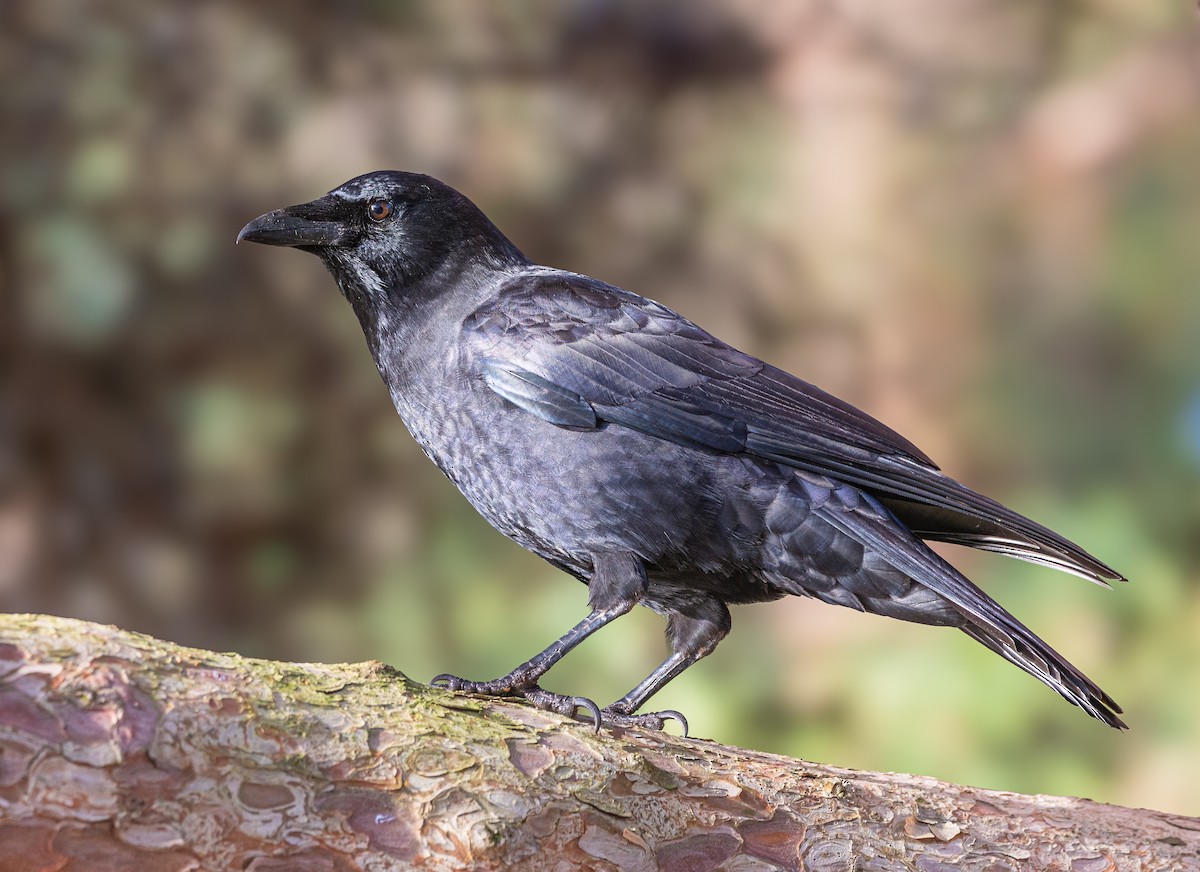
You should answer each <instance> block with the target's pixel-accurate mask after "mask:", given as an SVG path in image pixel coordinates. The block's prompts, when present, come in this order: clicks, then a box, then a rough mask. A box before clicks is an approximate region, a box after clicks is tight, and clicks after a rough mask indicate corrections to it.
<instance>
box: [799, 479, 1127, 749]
mask: <svg viewBox="0 0 1200 872" xmlns="http://www.w3.org/2000/svg"><path fill="white" fill-rule="evenodd" d="M866 502H867V504H868V505H870V504H874V505H875V506H876V507H877V511H878V514H875V513H874V512H868V511H863V510H862V508H860V509H859V510H853V511H848V510H847V508H846V507H845V506H837V505H836V504H835V503H834V501H832V500H831V501H830V502H829V503H827V504H826V505H823V506H821V507H819V508H818V509H817V513H818V514H820V515H821V516H822V517H824V518H825V519H826V520H827V521H828V522H829V523H830V524H832V525H833V526H834V527H836V528H837V529H839V530H841V531H842V532H844V533H846V534H848V535H850V536H852V537H853V538H855V539H857V540H858V541H859V542H861V543H862V544H863V545H865V546H866V547H867V548H868V549H870V550H872V551H875V552H876V553H877V554H878V555H880V556H881V557H882V558H883V559H884V560H885V561H886V562H887V563H889V564H890V565H892V566H893V567H895V568H896V569H898V570H899V571H901V572H902V573H904V574H905V575H907V576H908V577H909V578H911V579H913V580H915V581H917V582H919V583H920V584H921V585H923V586H924V587H926V588H928V589H929V590H930V591H932V592H933V593H935V594H937V595H939V596H940V597H942V598H944V600H945V601H946V602H948V603H949V604H950V605H951V606H952V607H953V608H954V610H956V611H957V612H958V613H959V615H960V616H961V622H960V623H958V626H959V629H961V630H962V631H963V632H964V633H966V634H967V635H968V636H970V637H971V638H973V639H975V640H977V641H979V642H981V643H982V644H983V645H985V646H987V647H988V648H990V649H991V650H992V651H995V652H996V653H997V654H999V655H1000V656H1001V657H1003V658H1004V659H1005V660H1008V661H1009V662H1010V663H1013V664H1015V665H1016V666H1019V667H1020V668H1021V669H1023V670H1025V671H1026V672H1028V673H1029V674H1030V675H1032V676H1033V677H1034V678H1037V679H1038V680H1039V681H1041V682H1043V683H1044V684H1046V685H1047V686H1048V687H1050V688H1051V689H1053V690H1054V691H1055V692H1057V693H1058V694H1059V695H1060V696H1062V697H1063V698H1064V699H1066V700H1067V701H1068V702H1070V703H1071V704H1073V705H1077V706H1079V707H1080V708H1082V709H1083V710H1084V711H1085V712H1087V713H1088V714H1089V715H1091V716H1092V717H1094V718H1096V719H1097V720H1099V721H1101V722H1103V723H1105V724H1108V725H1109V726H1110V727H1115V728H1116V729H1126V725H1125V723H1124V722H1123V721H1122V720H1121V719H1120V718H1119V717H1118V714H1120V712H1121V707H1120V706H1119V705H1117V703H1116V701H1115V700H1113V698H1112V697H1111V696H1109V695H1108V694H1107V693H1105V692H1104V691H1103V690H1101V689H1100V687H1099V686H1098V685H1096V683H1095V682H1093V681H1092V680H1091V679H1090V678H1088V677H1087V676H1086V675H1084V674H1083V673H1082V672H1080V671H1079V670H1078V669H1076V668H1075V667H1074V666H1072V665H1071V664H1070V663H1069V662H1067V660H1066V659H1065V658H1064V657H1063V656H1062V655H1061V654H1059V653H1058V652H1057V651H1055V650H1054V649H1053V648H1051V647H1050V646H1049V645H1047V644H1046V643H1045V642H1043V641H1042V640H1041V639H1040V638H1038V637H1037V635H1035V634H1034V633H1033V631H1032V630H1030V629H1029V628H1028V627H1026V626H1025V625H1023V624H1022V623H1021V622H1020V621H1018V620H1017V619H1016V618H1015V617H1013V616H1012V615H1011V614H1009V613H1008V612H1007V611H1005V609H1004V608H1003V606H1001V605H1000V604H999V603H998V602H996V601H995V600H994V599H992V598H991V597H990V596H988V595H987V594H986V593H984V592H983V591H982V590H981V589H980V588H978V587H976V586H975V585H974V584H972V583H971V582H970V581H969V580H968V579H967V578H966V577H965V576H964V575H963V574H962V573H960V572H959V571H958V570H957V569H955V568H954V567H953V566H951V565H950V564H949V563H947V562H946V561H945V560H943V559H942V558H941V557H940V556H939V555H938V554H937V553H935V552H934V551H933V550H931V549H930V548H929V546H927V545H925V544H924V543H923V542H922V541H921V540H920V539H918V538H917V536H916V535H914V533H913V532H911V531H910V530H908V529H907V528H906V527H904V526H901V525H900V524H898V523H896V520H895V518H894V517H893V516H892V514H891V512H889V511H888V509H887V508H884V506H882V505H880V503H879V502H876V500H875V499H874V498H872V497H866ZM863 508H865V507H863ZM1027 559H1028V558H1027ZM1045 562H1049V561H1045ZM1052 565H1053V564H1052ZM1060 568H1061V567H1060ZM873 610H878V611H880V612H881V613H884V614H886V613H887V612H886V610H885V609H884V608H880V607H879V606H877V607H876V609H873Z"/></svg>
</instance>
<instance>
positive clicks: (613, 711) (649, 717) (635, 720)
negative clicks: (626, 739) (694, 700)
mask: <svg viewBox="0 0 1200 872" xmlns="http://www.w3.org/2000/svg"><path fill="white" fill-rule="evenodd" d="M600 717H601V719H602V720H603V721H604V723H605V724H608V725H609V726H614V727H634V728H636V729H640V730H662V729H663V727H665V726H666V724H667V721H675V722H676V723H678V724H679V726H680V727H682V728H683V735H684V736H685V737H686V736H687V734H688V722H687V718H685V717H684V716H683V714H682V713H681V712H677V711H675V710H674V709H665V710H663V711H661V712H645V713H643V714H640V715H636V714H632V713H630V712H627V711H625V710H624V709H622V708H619V707H617V706H615V705H610V706H607V707H606V708H604V709H602V710H601V712H600Z"/></svg>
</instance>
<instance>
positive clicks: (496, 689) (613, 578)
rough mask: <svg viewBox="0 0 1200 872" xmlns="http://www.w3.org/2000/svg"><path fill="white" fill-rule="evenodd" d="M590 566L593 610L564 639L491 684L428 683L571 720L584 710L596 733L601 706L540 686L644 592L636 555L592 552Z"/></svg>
mask: <svg viewBox="0 0 1200 872" xmlns="http://www.w3.org/2000/svg"><path fill="white" fill-rule="evenodd" d="M592 566H593V571H592V577H591V579H590V580H589V581H588V603H589V604H590V605H591V607H592V611H591V613H590V614H589V615H588V616H587V617H586V618H584V619H583V620H582V621H580V622H579V623H578V624H576V625H575V626H574V627H572V628H571V629H570V630H568V631H567V632H566V633H565V634H564V635H563V636H562V638H560V639H558V640H556V641H555V642H553V643H551V644H550V645H549V646H547V647H546V649H545V650H544V651H542V652H541V653H539V654H536V655H534V656H533V657H531V658H530V659H529V660H526V661H525V662H524V663H522V664H521V665H520V666H518V667H517V668H516V669H514V670H513V671H512V672H510V673H508V674H507V675H504V676H501V677H500V678H495V679H493V680H491V681H468V680H466V679H463V678H459V677H458V676H456V675H449V674H447V673H443V674H441V675H438V676H437V677H435V678H434V679H433V681H432V682H431V684H435V685H436V684H440V685H442V686H444V687H446V688H447V689H449V690H462V691H466V692H467V693H480V694H487V695H490V696H523V697H525V698H526V699H528V700H529V701H530V702H532V703H533V704H534V705H536V706H537V707H538V708H540V709H546V710H548V711H554V712H558V713H559V714H565V715H571V716H574V715H575V712H576V711H577V710H578V709H584V710H586V711H587V712H588V713H589V714H590V715H591V720H592V721H593V722H594V723H595V725H596V728H597V729H599V728H600V708H599V706H597V705H596V704H595V703H594V702H592V701H591V700H590V699H587V698H586V697H582V696H566V695H564V694H559V693H551V692H550V691H547V690H542V688H541V687H539V686H538V682H539V681H541V678H542V676H543V675H545V674H546V673H547V672H549V671H550V669H551V667H553V666H554V664H555V663H557V662H558V661H559V660H561V659H562V658H563V657H564V656H566V654H567V653H568V652H569V651H571V649H573V648H574V647H575V646H576V645H578V644H579V643H580V642H582V641H583V640H584V639H586V638H587V637H588V636H590V635H592V633H594V632H596V631H597V630H599V629H600V628H601V627H603V626H604V625H605V624H608V623H610V622H611V621H614V620H616V619H617V618H619V617H620V616H621V615H623V614H625V613H626V612H628V611H629V610H630V609H632V608H633V607H634V605H635V604H636V603H637V601H638V600H639V599H641V597H642V594H643V593H645V590H646V573H645V571H644V569H643V568H642V564H641V561H640V560H639V559H638V558H637V557H636V556H634V555H632V554H628V553H615V554H614V553H610V552H604V553H598V554H593V555H592Z"/></svg>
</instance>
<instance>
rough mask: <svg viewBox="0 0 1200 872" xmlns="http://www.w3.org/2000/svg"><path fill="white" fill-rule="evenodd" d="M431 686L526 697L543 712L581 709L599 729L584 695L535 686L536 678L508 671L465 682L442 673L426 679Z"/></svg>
mask: <svg viewBox="0 0 1200 872" xmlns="http://www.w3.org/2000/svg"><path fill="white" fill-rule="evenodd" d="M429 683H430V685H432V686H434V687H444V688H446V689H447V690H458V691H462V692H464V693H477V694H480V695H482V696H519V697H524V698H525V699H527V700H529V701H530V702H531V703H533V704H534V705H535V706H537V707H538V708H540V709H542V710H543V711H548V712H555V713H556V714H560V715H566V716H567V717H571V718H573V717H575V716H576V713H577V712H579V710H580V709H582V710H583V712H584V714H585V715H586V717H585V720H588V721H591V723H592V726H594V727H595V728H596V732H599V731H600V721H601V716H600V706H598V705H596V704H595V703H594V702H592V701H591V700H590V699H588V698H587V697H586V696H567V695H566V694H562V693H552V692H550V691H548V690H542V688H540V687H538V684H537V682H536V681H530V680H527V679H523V678H522V676H520V675H517V674H516V673H510V674H509V675H505V676H503V677H501V678H495V679H492V680H491V681H468V680H467V679H465V678H459V677H458V676H457V675H449V674H447V673H444V672H443V673H442V674H441V675H438V676H435V677H434V679H433V680H432V681H430V682H429Z"/></svg>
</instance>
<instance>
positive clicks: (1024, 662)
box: [960, 601, 1128, 730]
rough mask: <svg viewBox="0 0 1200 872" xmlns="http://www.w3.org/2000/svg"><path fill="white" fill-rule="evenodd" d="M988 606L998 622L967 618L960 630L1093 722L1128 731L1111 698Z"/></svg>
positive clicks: (1013, 621) (1003, 613) (1025, 630)
mask: <svg viewBox="0 0 1200 872" xmlns="http://www.w3.org/2000/svg"><path fill="white" fill-rule="evenodd" d="M991 603H992V605H993V606H995V609H996V611H997V612H998V613H999V619H998V620H997V619H992V620H986V621H980V620H978V618H976V617H975V616H973V615H966V616H964V617H965V618H966V621H965V622H964V623H963V625H962V626H961V628H960V629H961V630H962V631H963V632H964V633H966V634H967V635H968V636H970V637H971V638H972V639H975V640H976V641H977V642H981V643H982V644H984V645H986V646H987V647H988V648H991V649H992V650H993V651H995V652H996V653H997V654H999V655H1000V656H1001V657H1003V658H1004V659H1005V660H1007V661H1009V662H1010V663H1015V664H1016V665H1017V666H1020V667H1021V668H1022V669H1024V670H1025V671H1026V672H1028V673H1029V674H1030V675H1032V676H1033V677H1034V678H1036V679H1037V680H1038V681H1041V682H1042V683H1043V684H1045V685H1047V686H1048V687H1050V688H1051V689H1053V690H1054V691H1055V692H1057V693H1058V694H1059V695H1060V696H1061V697H1062V698H1063V699H1065V700H1066V701H1067V702H1069V703H1071V704H1072V705H1077V706H1079V707H1080V708H1081V709H1083V710H1084V711H1085V712H1087V713H1088V714H1089V715H1091V716H1092V717H1094V718H1095V719H1096V720H1098V721H1102V722H1104V723H1106V724H1108V725H1109V726H1110V727H1115V728H1116V729H1118V730H1125V729H1128V727H1127V726H1126V724H1125V722H1124V721H1122V720H1121V718H1120V717H1118V715H1119V714H1120V712H1121V707H1120V706H1119V705H1117V703H1116V701H1115V700H1114V699H1113V698H1112V697H1111V696H1109V695H1108V694H1107V693H1105V692H1104V691H1103V690H1101V689H1100V687H1099V686H1098V685H1097V684H1096V683H1095V682H1094V681H1092V680H1091V679H1090V678H1088V677H1087V676H1086V675H1084V674H1083V673H1082V672H1080V671H1079V670H1078V669H1076V668H1075V667H1074V666H1072V665H1071V664H1070V663H1069V662H1068V661H1067V659H1066V658H1065V657H1063V656H1062V655H1061V654H1059V653H1058V652H1057V651H1055V650H1054V649H1053V648H1051V647H1050V646H1049V645H1047V644H1046V643H1045V642H1043V641H1042V640H1041V639H1039V638H1038V637H1037V636H1036V635H1035V634H1034V633H1033V632H1032V631H1031V630H1029V629H1028V628H1027V627H1025V626H1024V625H1023V624H1022V623H1021V622H1020V621H1018V620H1017V619H1016V618H1014V617H1013V616H1012V615H1010V614H1008V612H1006V611H1004V609H1003V608H1001V607H1000V606H999V604H997V603H995V601H991Z"/></svg>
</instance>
